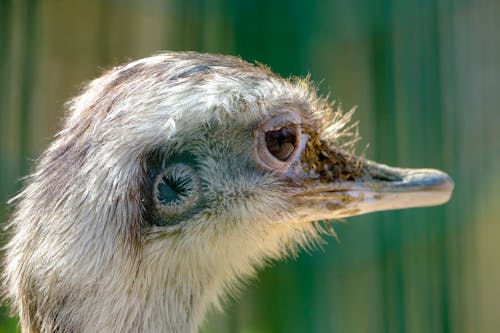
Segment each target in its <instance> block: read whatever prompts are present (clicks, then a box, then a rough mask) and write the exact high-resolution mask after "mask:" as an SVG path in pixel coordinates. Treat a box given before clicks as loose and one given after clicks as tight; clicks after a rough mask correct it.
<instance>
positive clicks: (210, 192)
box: [4, 52, 453, 332]
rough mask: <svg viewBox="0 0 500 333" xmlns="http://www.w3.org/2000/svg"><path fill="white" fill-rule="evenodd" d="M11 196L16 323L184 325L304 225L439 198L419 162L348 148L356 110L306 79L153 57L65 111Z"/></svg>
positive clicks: (208, 61)
mask: <svg viewBox="0 0 500 333" xmlns="http://www.w3.org/2000/svg"><path fill="white" fill-rule="evenodd" d="M68 108H69V112H68V114H67V118H66V120H65V123H64V126H63V129H62V130H61V131H60V132H59V133H58V134H57V136H56V138H55V140H54V142H53V143H52V144H51V145H50V146H49V148H48V149H47V151H46V152H45V153H44V154H43V155H42V157H41V158H40V160H39V161H38V163H37V166H36V168H35V170H34V172H33V174H32V175H31V176H30V177H29V178H28V179H27V185H26V188H25V189H24V191H23V192H22V193H21V194H20V195H18V197H17V198H15V199H14V200H13V201H14V202H15V203H16V205H17V208H16V211H15V213H14V216H13V217H12V220H11V223H10V227H9V230H10V233H11V234H12V237H11V239H10V240H9V243H8V245H7V249H6V263H5V273H4V278H5V289H6V293H7V297H8V298H9V299H10V300H11V302H12V306H13V307H14V308H15V309H16V310H17V311H18V312H19V316H20V320H21V326H22V329H23V331H25V332H193V331H196V329H197V327H198V326H199V325H200V323H201V322H202V320H203V315H204V313H205V311H206V310H207V308H208V307H209V306H210V305H215V306H217V305H218V304H219V301H220V299H221V297H222V296H223V295H224V294H225V293H226V292H227V291H228V290H229V291H231V290H233V289H234V288H236V287H237V286H238V282H239V281H241V280H242V279H245V278H247V277H250V276H252V274H254V272H255V269H256V268H259V267H260V266H262V265H263V264H264V263H265V262H266V261H267V260H269V259H279V258H280V257H282V256H283V255H285V254H287V253H294V251H296V249H297V248H298V247H300V246H304V245H307V244H308V243H309V242H311V241H314V240H315V239H317V238H318V228H317V225H316V224H314V223H310V222H311V221H318V220H328V219H335V218H340V217H346V216H351V215H357V214H364V213H368V212H372V211H377V210H386V209H396V208H406V207H416V206H430V205H437V204H441V203H444V202H446V201H447V200H448V199H449V197H450V194H451V191H452V188H453V182H452V181H451V179H450V178H449V177H448V176H447V175H446V174H444V173H442V172H440V171H437V170H430V169H419V170H412V169H399V168H391V167H388V166H385V165H381V164H376V163H374V162H371V161H367V160H364V159H362V158H360V157H356V156H355V155H354V154H353V153H352V149H351V148H352V144H353V143H354V141H356V139H357V137H356V131H355V126H352V125H349V124H348V122H349V120H350V118H351V113H350V112H348V113H342V112H341V111H340V110H333V109H332V106H331V105H330V104H329V103H328V102H327V101H326V100H325V99H324V98H321V97H318V96H317V95H316V92H315V89H314V88H312V87H311V85H310V83H309V82H308V81H307V80H300V79H292V80H285V79H283V78H281V77H279V76H277V75H275V74H273V73H272V72H270V70H268V69H267V68H265V67H263V66H254V65H251V64H248V63H246V62H244V61H242V60H240V59H238V58H235V57H230V56H220V55H208V54H198V53H174V52H169V53H164V54H160V55H156V56H153V57H150V58H146V59H142V60H138V61H136V62H132V63H130V64H127V65H124V66H121V67H117V68H114V69H112V70H111V71H109V72H107V73H106V74H104V75H103V76H102V77H100V78H98V79H96V80H94V81H92V82H90V84H88V86H87V87H86V88H85V89H84V91H83V93H82V94H81V95H80V96H79V97H77V98H75V99H74V100H73V101H72V102H71V103H70V104H69V107H68Z"/></svg>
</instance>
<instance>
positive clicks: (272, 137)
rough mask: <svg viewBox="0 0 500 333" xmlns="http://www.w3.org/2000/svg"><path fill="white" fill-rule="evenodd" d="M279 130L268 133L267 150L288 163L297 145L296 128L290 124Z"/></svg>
mask: <svg viewBox="0 0 500 333" xmlns="http://www.w3.org/2000/svg"><path fill="white" fill-rule="evenodd" d="M285 126H286V127H282V128H280V129H277V130H272V131H268V132H266V134H265V135H266V147H267V150H269V152H270V153H271V155H273V156H274V157H276V158H277V159H278V160H280V161H286V160H287V159H288V158H289V157H290V156H291V155H292V153H293V151H294V150H295V147H296V145H297V133H296V128H295V127H294V126H293V124H292V125H290V124H287V125H285Z"/></svg>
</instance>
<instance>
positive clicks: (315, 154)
mask: <svg viewBox="0 0 500 333" xmlns="http://www.w3.org/2000/svg"><path fill="white" fill-rule="evenodd" d="M303 132H304V134H305V135H307V137H308V139H307V143H306V145H305V149H304V151H303V153H302V156H301V161H300V162H301V164H302V170H303V171H304V172H307V173H308V174H309V176H310V177H311V176H312V177H314V178H316V179H318V180H319V181H321V182H322V183H331V182H342V181H353V180H355V179H358V178H361V177H363V174H364V163H363V160H362V159H361V158H359V157H357V156H354V155H351V154H349V153H347V152H344V151H342V150H339V149H333V148H332V147H331V146H330V145H329V144H328V143H327V142H326V141H324V140H321V138H320V137H319V135H318V134H317V133H316V132H315V131H313V130H311V129H308V128H304V129H303Z"/></svg>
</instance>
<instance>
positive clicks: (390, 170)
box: [295, 147, 454, 221]
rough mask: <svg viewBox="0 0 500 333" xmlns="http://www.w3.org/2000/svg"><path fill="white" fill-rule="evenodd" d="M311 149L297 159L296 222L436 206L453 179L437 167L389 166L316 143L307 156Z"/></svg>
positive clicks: (448, 191)
mask: <svg viewBox="0 0 500 333" xmlns="http://www.w3.org/2000/svg"><path fill="white" fill-rule="evenodd" d="M311 148H312V147H306V150H307V149H309V152H306V153H305V154H304V155H305V158H304V156H303V157H302V160H301V168H300V169H301V173H302V176H301V177H299V178H301V179H302V181H301V190H300V192H299V193H296V195H295V199H296V205H297V207H298V208H299V210H298V211H299V212H300V217H299V219H300V220H309V221H311V220H327V219H334V218H342V217H348V216H353V215H361V214H366V213H371V212H376V211H382V210H392V209H403V208H412V207H425V206H436V205H441V204H443V203H445V202H447V201H448V200H449V199H450V197H451V193H452V191H453V187H454V183H453V180H452V179H451V178H450V177H449V176H448V175H447V174H446V173H444V172H441V171H439V170H434V169H403V168H395V167H390V166H387V165H384V164H379V163H376V162H372V161H368V160H364V159H361V158H359V157H356V156H352V155H349V154H347V153H344V152H339V151H336V150H332V149H329V150H328V151H326V150H325V149H319V152H318V149H317V148H318V147H314V148H316V149H315V150H316V152H315V153H314V154H311ZM322 148H325V147H322ZM325 151H326V152H325ZM311 156H314V157H313V158H311Z"/></svg>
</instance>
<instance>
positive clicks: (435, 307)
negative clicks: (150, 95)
mask: <svg viewBox="0 0 500 333" xmlns="http://www.w3.org/2000/svg"><path fill="white" fill-rule="evenodd" d="M499 12H500V3H499V2H498V1H495V0H477V1H467V0H458V1H450V0H422V1H420V0H409V1H395V0H380V1H363V0H354V1H336V0H326V1H319V0H312V1H298V0H288V1H284V0H280V1H264V0H256V1H245V0H214V1H202V0H186V1H182V0H167V1H162V0H146V1H142V2H138V1H131V0H121V1H119V0H105V1H98V0H67V1H36V0H18V1H13V0H11V1H9V0H2V1H0V202H1V203H2V205H1V206H0V219H1V221H2V222H4V221H6V220H7V219H8V214H9V212H8V208H7V207H6V205H4V204H3V203H5V202H6V201H7V200H8V198H9V197H12V196H13V195H15V193H16V192H17V191H18V190H19V188H20V185H21V182H20V181H19V179H20V178H21V177H22V176H23V175H25V174H26V172H27V171H28V170H29V168H30V165H31V163H32V162H31V161H32V160H33V159H36V157H37V156H38V155H39V154H40V153H41V152H42V151H43V149H44V148H45V147H46V146H47V144H48V143H49V142H50V138H51V137H52V135H53V134H54V133H55V131H56V129H57V127H58V123H59V120H58V119H60V117H61V116H62V114H63V103H64V101H65V100H67V99H68V98H70V97H71V96H73V95H75V94H76V93H77V92H78V89H79V86H80V84H81V82H84V81H87V80H90V79H92V78H93V77H95V76H97V75H98V74H99V72H100V71H102V69H103V68H106V67H109V66H113V65H116V64H118V63H121V62H125V61H127V60H129V59H134V58H138V57H143V56H147V55H150V54H152V53H154V52H157V51H159V50H165V49H168V50H196V51H203V52H213V53H228V54H234V55H238V56H241V57H243V58H244V59H246V60H248V61H259V62H262V63H264V64H267V65H269V66H270V67H271V68H272V69H273V70H274V71H276V72H278V73H280V74H281V75H283V76H286V77H287V76H290V75H299V76H304V75H307V74H308V73H311V76H312V78H313V79H314V80H315V81H316V82H321V84H320V85H319V90H320V91H321V92H322V93H324V94H326V93H329V92H331V98H332V100H335V101H336V103H337V104H342V105H343V108H344V109H350V108H351V107H354V106H358V111H357V113H356V116H355V117H356V119H359V120H360V132H361V135H362V136H363V137H364V140H363V142H362V143H361V145H360V147H359V151H363V150H364V148H365V146H366V145H369V146H368V148H367V149H366V150H365V151H366V155H367V157H369V158H371V159H375V160H378V161H380V162H383V163H387V164H391V165H398V166H403V167H433V168H438V169H443V170H445V171H446V172H448V173H450V174H451V175H452V177H453V178H454V179H455V182H456V190H455V193H454V196H453V198H452V200H451V202H450V203H449V204H447V205H445V206H440V207H432V208H422V209H411V210H405V211H396V212H381V213H376V214H371V215H367V216H360V217H353V218H351V219H349V220H348V223H345V222H347V221H343V222H338V223H336V224H335V226H334V227H335V230H336V232H337V234H338V236H339V240H338V241H337V240H335V239H334V238H331V237H325V240H326V241H327V243H325V245H324V246H323V249H322V250H319V251H313V252H311V253H302V254H301V256H300V257H299V258H296V259H290V260H288V261H286V262H280V263H275V264H274V265H273V267H272V268H268V269H266V270H265V271H263V272H261V273H260V274H259V276H258V281H255V282H252V283H250V284H249V286H248V287H247V288H246V290H245V291H244V292H243V293H242V295H241V296H240V297H238V299H237V300H232V301H230V302H229V304H227V306H226V309H227V310H226V312H225V313H224V314H220V313H215V312H214V313H211V314H210V316H209V319H208V321H207V323H206V325H205V326H204V328H203V329H202V332H204V333H215V332H217V333H219V332H222V333H224V332H242V333H250V332H262V333H266V332H273V333H274V332H287V333H294V332H297V333H298V332H325V333H326V332H384V333H385V332H416V333H417V332H496V331H497V330H498V327H500V316H498V313H500V285H499V284H498V281H499V280H500V265H499V262H498V257H499V255H500V245H499V243H498V241H497V238H498V235H500V224H499V223H498V222H499V218H498V217H499V216H500V206H499V205H498V198H499V196H500V175H499V173H498V170H500V144H499V142H500V131H499V130H498V128H499V126H500V111H499V110H498V105H500V100H499V99H500V97H499V96H500V94H499V91H500V40H499V39H498V31H500V23H499V21H498V18H497V16H498V13H499ZM15 327H16V321H15V319H9V318H8V317H7V310H6V309H5V308H2V312H1V313H0V333H1V332H14V331H15Z"/></svg>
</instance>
